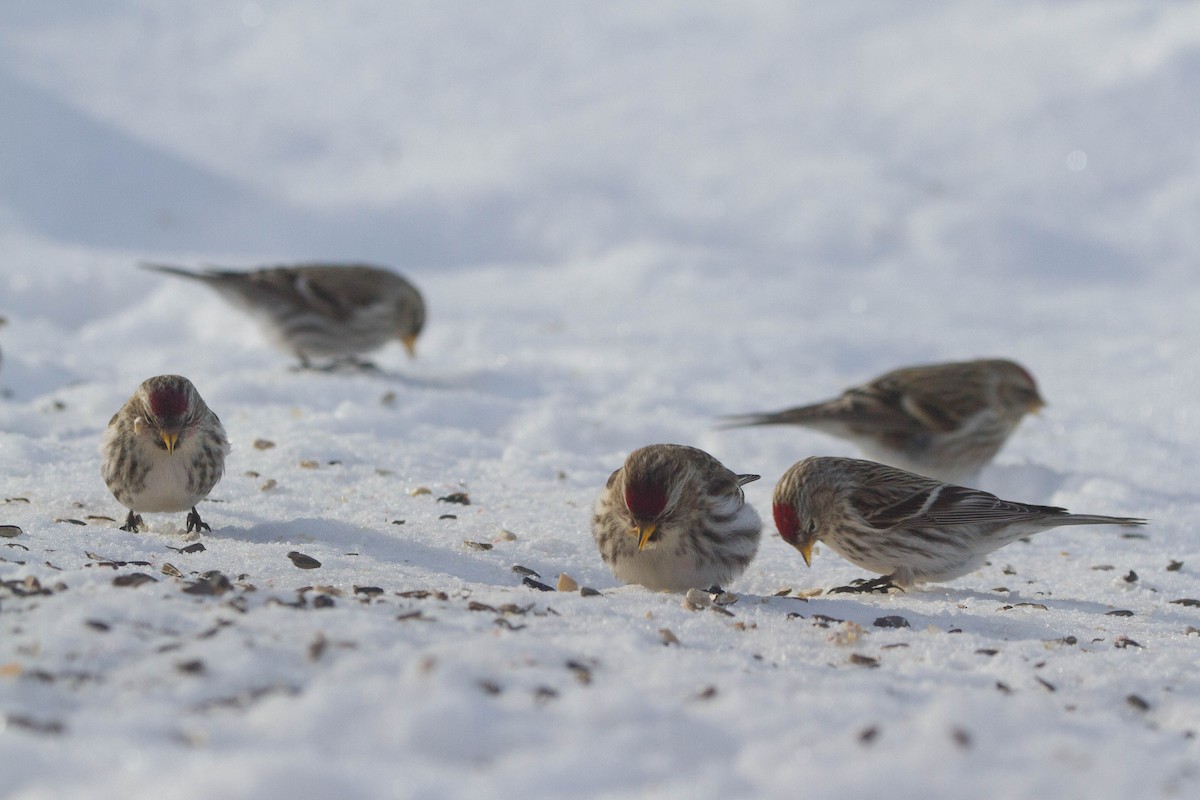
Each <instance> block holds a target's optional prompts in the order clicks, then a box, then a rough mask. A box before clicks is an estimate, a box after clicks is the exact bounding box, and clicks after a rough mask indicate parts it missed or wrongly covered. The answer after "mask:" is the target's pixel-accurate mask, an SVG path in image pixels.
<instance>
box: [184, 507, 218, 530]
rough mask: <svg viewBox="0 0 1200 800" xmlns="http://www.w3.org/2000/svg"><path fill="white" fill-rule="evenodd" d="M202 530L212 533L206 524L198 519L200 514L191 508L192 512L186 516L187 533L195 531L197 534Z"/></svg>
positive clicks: (194, 508)
mask: <svg viewBox="0 0 1200 800" xmlns="http://www.w3.org/2000/svg"><path fill="white" fill-rule="evenodd" d="M202 530H205V531H212V528H210V527H209V526H208V523H207V522H205V521H204V520H202V519H200V514H199V513H197V512H196V507H195V506H192V512H191V513H190V514H188V515H187V532H188V533H191V532H192V531H196V532H197V533H199V532H200V531H202Z"/></svg>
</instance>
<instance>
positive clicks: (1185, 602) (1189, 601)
mask: <svg viewBox="0 0 1200 800" xmlns="http://www.w3.org/2000/svg"><path fill="white" fill-rule="evenodd" d="M1171 602H1172V603H1173V604H1175V605H1177V606H1187V607H1188V608H1195V607H1196V606H1200V600H1197V599H1195V598H1194V597H1181V598H1179V599H1178V600H1172V601H1171Z"/></svg>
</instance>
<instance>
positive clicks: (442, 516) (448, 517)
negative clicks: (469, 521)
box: [438, 514, 458, 519]
mask: <svg viewBox="0 0 1200 800" xmlns="http://www.w3.org/2000/svg"><path fill="white" fill-rule="evenodd" d="M438 519H458V515H457V514H442V515H441V516H440V517H438Z"/></svg>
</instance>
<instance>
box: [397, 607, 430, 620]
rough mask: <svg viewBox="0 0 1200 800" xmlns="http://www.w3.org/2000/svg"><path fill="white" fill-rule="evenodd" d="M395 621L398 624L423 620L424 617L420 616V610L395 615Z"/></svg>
mask: <svg viewBox="0 0 1200 800" xmlns="http://www.w3.org/2000/svg"><path fill="white" fill-rule="evenodd" d="M396 619H397V620H399V621H400V622H407V621H408V620H410V619H424V617H423V616H422V612H421V611H420V609H418V610H416V611H409V612H407V613H405V614H397V615H396Z"/></svg>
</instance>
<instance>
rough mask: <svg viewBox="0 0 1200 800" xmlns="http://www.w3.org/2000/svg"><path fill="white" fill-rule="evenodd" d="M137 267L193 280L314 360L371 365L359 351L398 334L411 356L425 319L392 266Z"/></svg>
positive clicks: (303, 360) (308, 362)
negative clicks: (194, 269) (245, 269)
mask: <svg viewBox="0 0 1200 800" xmlns="http://www.w3.org/2000/svg"><path fill="white" fill-rule="evenodd" d="M142 267H143V268H145V269H150V270H154V271H156V272H165V273H167V274H168V275H178V276H181V277H184V278H188V279H190V280H195V281H200V282H201V283H204V284H206V285H207V286H209V287H210V288H212V289H215V290H216V291H217V293H219V294H220V295H221V296H222V297H224V298H225V299H226V300H228V301H229V302H231V303H233V304H234V305H236V306H238V307H239V308H242V309H245V310H246V311H248V312H250V313H251V314H252V315H254V316H255V317H256V318H258V320H259V321H260V322H261V323H262V324H263V325H264V327H265V328H266V330H267V333H268V334H269V335H270V337H271V339H272V340H273V341H274V342H275V343H276V344H277V345H278V346H279V347H280V348H281V349H283V350H284V351H286V352H288V353H292V354H293V355H295V356H296V357H297V358H299V359H300V365H301V367H303V368H305V369H309V368H312V367H313V364H312V359H330V360H331V362H330V363H329V364H328V365H323V366H330V367H331V366H336V365H338V364H351V365H355V366H360V367H370V366H371V365H370V363H369V362H364V361H360V360H358V356H359V355H361V354H363V353H369V352H371V351H373V350H377V349H379V348H380V347H383V346H384V345H385V344H387V343H388V342H390V341H392V340H393V339H399V340H400V341H401V342H402V343H403V345H404V349H405V350H406V351H407V352H408V355H409V356H410V357H413V356H414V355H415V353H416V350H415V345H416V341H417V336H419V335H420V333H421V329H422V328H423V327H424V326H425V301H424V299H423V298H422V297H421V293H420V292H418V291H417V288H416V287H415V286H413V285H412V284H411V283H409V282H408V281H407V280H405V279H404V278H402V277H401V276H399V275H397V274H396V273H394V272H391V271H390V270H386V269H380V268H378V267H369V266H364V265H358V264H350V265H344V266H338V265H332V264H305V265H299V266H291V267H266V268H263V269H257V270H253V271H251V272H238V271H234V270H216V269H210V270H205V271H204V272H192V271H190V270H186V269H180V268H179V267H172V266H166V265H162V264H143V265H142Z"/></svg>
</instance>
